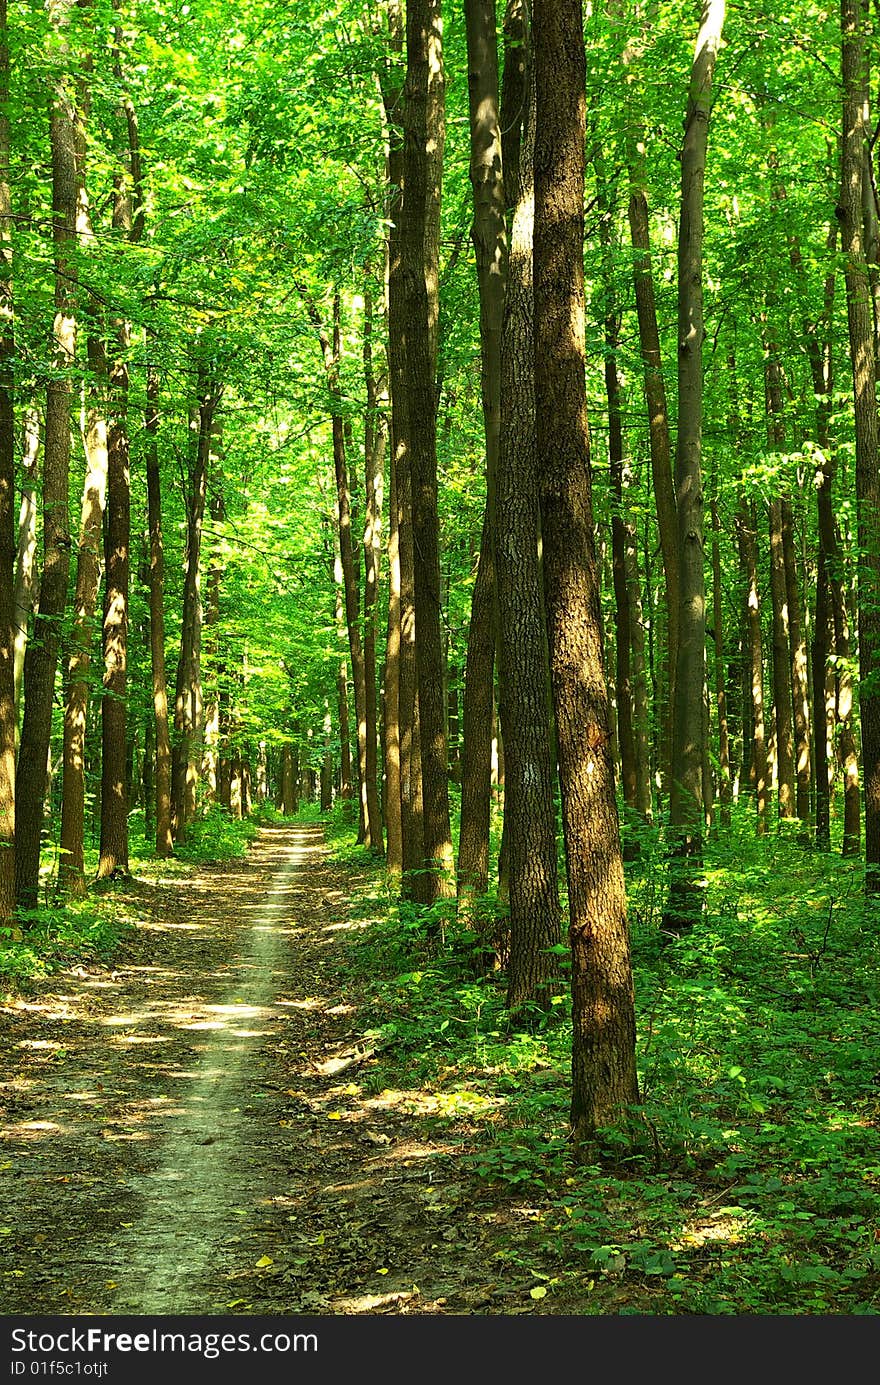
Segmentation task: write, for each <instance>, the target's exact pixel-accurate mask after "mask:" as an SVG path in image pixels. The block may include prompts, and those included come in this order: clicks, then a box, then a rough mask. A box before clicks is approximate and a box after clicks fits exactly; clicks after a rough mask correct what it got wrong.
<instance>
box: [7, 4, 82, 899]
mask: <svg viewBox="0 0 880 1385" xmlns="http://www.w3.org/2000/svg"><path fill="white" fill-rule="evenodd" d="M68 9H69V4H68V3H67V0H55V3H54V4H53V5H52V6H51V7H50V12H49V14H50V21H51V22H52V24H53V25H54V26H56V27H57V28H59V29H63V26H64V24H65V23H66V20H67V16H68ZM49 111H50V141H51V151H52V238H53V254H54V279H55V318H54V323H53V330H52V373H51V376H50V379H49V381H48V383H47V385H46V422H45V433H44V440H43V564H42V570H41V573H40V596H39V602H38V605H37V609H36V613H35V618H34V634H33V638H32V639H31V641H30V643H29V644H28V649H27V654H26V655H25V665H24V716H23V719H22V728H21V744H20V747H19V754H18V767H17V772H16V777H15V803H16V806H17V813H16V825H15V832H16V843H15V855H16V861H15V894H16V902H17V905H18V908H19V909H34V908H35V907H36V904H37V895H38V890H39V871H40V835H41V832H42V826H43V804H44V800H45V796H46V777H47V764H48V758H49V742H50V738H51V730H52V698H53V694H54V691H55V669H56V666H57V663H58V651H59V646H60V642H61V624H62V620H63V617H64V607H65V601H66V597H67V577H68V573H69V569H70V527H69V519H68V476H69V470H70V404H71V394H72V385H71V379H70V374H69V371H70V367H71V365H72V364H73V360H74V354H75V349H76V320H75V297H74V295H75V289H76V265H75V262H74V259H73V254H72V252H73V249H74V241H75V237H76V201H77V177H76V141H75V134H74V109H73V105H72V102H71V99H70V96H69V94H68V90H67V86H66V84H65V83H64V82H63V81H60V80H59V82H58V83H57V85H55V86H54V88H53V91H52V95H51V97H50V101H49Z"/></svg>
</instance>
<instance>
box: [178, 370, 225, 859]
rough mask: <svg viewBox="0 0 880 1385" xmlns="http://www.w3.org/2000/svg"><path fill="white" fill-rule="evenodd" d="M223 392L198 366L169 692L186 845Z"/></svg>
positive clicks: (191, 805)
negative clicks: (209, 515)
mask: <svg viewBox="0 0 880 1385" xmlns="http://www.w3.org/2000/svg"><path fill="white" fill-rule="evenodd" d="M221 394H222V386H219V385H217V384H216V383H215V382H214V381H212V380H211V379H210V375H209V371H208V367H207V366H206V365H205V364H204V363H203V362H200V363H199V366H198V376H197V383H196V404H195V407H194V409H193V413H192V417H191V428H190V436H191V441H190V448H189V458H188V462H189V477H188V485H187V494H186V517H187V525H186V556H185V559H184V579H183V616H182V625H181V634H180V654H179V657H178V660H177V677H176V680H175V690H174V736H175V741H174V747H173V750H172V756H171V830H172V835H173V838H174V840H175V841H176V842H183V841H185V840H186V830H187V826H188V824H189V823H190V822H191V820H192V818H193V815H194V813H195V809H196V786H197V775H198V756H197V749H198V746H197V742H198V737H199V735H200V732H201V724H202V682H201V658H200V655H201V624H202V603H201V578H200V572H199V566H200V561H201V553H202V528H203V526H204V520H205V500H206V497H207V476H208V461H209V458H210V454H211V433H212V430H213V423H214V413H215V410H216V409H217V406H218V404H219V402H220V398H221Z"/></svg>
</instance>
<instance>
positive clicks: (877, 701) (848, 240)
mask: <svg viewBox="0 0 880 1385" xmlns="http://www.w3.org/2000/svg"><path fill="white" fill-rule="evenodd" d="M840 14H841V31H842V37H843V44H842V72H843V95H844V101H843V141H842V146H841V147H842V159H841V174H842V176H841V184H842V187H841V199H840V202H841V205H840V222H841V238H842V248H843V253H844V256H845V260H844V272H845V276H846V306H847V320H848V326H849V344H850V359H851V362H852V377H853V394H854V399H855V428H856V503H857V509H858V547H859V554H860V561H859V568H858V573H859V576H858V582H859V673H860V681H861V697H860V713H861V731H862V767H863V778H864V785H865V865H866V871H865V888H866V890H867V892H868V893H869V894H876V893H878V892H880V457H878V436H877V428H878V423H877V390H876V372H877V362H876V360H875V356H874V322H873V314H872V307H871V295H870V285H869V282H868V273H867V267H866V263H865V251H864V245H863V235H862V214H861V193H862V179H863V176H864V163H865V159H866V157H867V149H868V141H869V139H870V137H871V123H870V109H869V96H868V93H869V83H868V64H867V56H866V51H865V38H864V34H865V29H866V26H867V5H865V4H863V3H862V0H841V9H840Z"/></svg>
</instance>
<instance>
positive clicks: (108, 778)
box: [98, 324, 131, 879]
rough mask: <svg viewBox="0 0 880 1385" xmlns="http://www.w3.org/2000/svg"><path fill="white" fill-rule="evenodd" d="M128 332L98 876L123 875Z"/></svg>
mask: <svg viewBox="0 0 880 1385" xmlns="http://www.w3.org/2000/svg"><path fill="white" fill-rule="evenodd" d="M128 345H129V331H128V327H127V326H126V325H124V324H123V325H120V327H119V333H118V347H119V352H120V354H119V356H118V358H117V360H116V361H115V362H114V364H113V365H112V366H111V369H110V381H109V383H110V405H111V413H110V421H109V427H108V430H107V518H106V523H105V525H104V632H103V634H104V677H103V684H104V696H103V698H102V700H101V853H100V859H99V861H98V878H99V879H114V878H115V877H116V876H118V875H127V874H128V792H127V783H126V772H125V766H126V743H127V713H128V707H127V689H126V684H127V673H128V588H129V568H130V554H129V545H130V530H131V473H130V469H129V447H128V425H127V421H126V409H127V403H128V365H127V364H126V361H125V355H124V353H125V351H127V349H128Z"/></svg>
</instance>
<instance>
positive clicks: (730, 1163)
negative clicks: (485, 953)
mask: <svg viewBox="0 0 880 1385" xmlns="http://www.w3.org/2000/svg"><path fill="white" fill-rule="evenodd" d="M264 816H268V817H271V818H275V817H277V815H276V814H275V813H274V811H273V810H272V809H271V808H269V809H267V810H266V812H265V813H264ZM300 817H301V819H302V820H305V819H307V818H308V819H316V820H317V819H318V813H317V809H316V808H315V807H311V808H306V809H304V810H303V812H302V813H301V815H300ZM257 830H258V828H257V826H256V823H255V822H254V821H253V820H251V821H249V822H246V823H235V822H232V821H230V820H229V819H228V818H227V817H226V816H225V815H224V814H222V813H219V812H217V813H211V814H209V815H208V816H207V817H204V818H202V819H200V820H199V821H198V823H197V824H196V825H195V827H194V830H193V831H192V833H191V835H190V838H189V843H188V845H187V847H186V848H185V849H184V851H182V852H181V853H180V855H181V859H180V860H179V861H171V862H169V861H163V862H159V861H156V860H152V859H149V858H148V857H147V856H145V858H144V859H138V860H134V859H133V862H132V865H133V872H134V874H135V875H136V877H137V879H138V882H139V884H140V887H141V888H143V887H146V888H149V885H150V881H151V880H153V879H155V881H156V882H158V881H159V879H160V877H161V878H162V879H163V880H165V879H167V878H168V877H169V876H173V875H175V874H177V875H180V876H185V875H186V873H187V872H188V871H189V870H190V869H191V868H192V866H194V865H197V864H199V863H206V862H215V861H220V860H222V859H224V858H229V857H231V856H236V855H240V854H242V853H243V852H244V851H246V849H247V844H248V842H249V840H250V839H251V838H252V837H253V836H254V835H255V833H256V832H257ZM326 831H327V837H328V841H329V843H330V848H331V850H330V858H331V860H332V862H333V865H334V866H335V867H336V868H337V869H338V870H340V871H342V872H343V873H347V874H348V876H349V877H350V880H351V889H350V892H349V893H348V895H347V898H346V901H345V902H344V903H343V904H341V905H340V906H339V907H340V908H342V909H345V910H347V911H348V915H349V917H348V919H347V922H348V923H349V924H355V925H356V926H355V927H354V928H352V929H350V931H349V932H348V933H347V937H348V938H349V941H348V942H347V944H346V947H345V950H344V954H343V956H344V961H343V963H342V965H343V974H342V975H340V977H339V978H338V987H339V991H340V993H342V994H351V995H352V996H354V997H357V998H358V1002H359V1004H358V1024H359V1026H360V1029H361V1043H362V1045H363V1047H364V1049H365V1051H366V1052H368V1053H369V1054H370V1056H369V1058H368V1060H367V1061H365V1062H364V1063H363V1065H362V1066H361V1067H360V1068H359V1070H358V1072H357V1074H356V1079H357V1080H356V1082H355V1083H354V1084H353V1086H352V1091H353V1092H354V1090H355V1089H356V1090H357V1095H358V1096H359V1097H360V1098H362V1099H365V1100H369V1099H371V1098H375V1097H381V1095H382V1094H383V1093H386V1094H393V1097H394V1102H395V1104H396V1106H398V1107H399V1108H400V1109H401V1110H408V1111H409V1113H410V1115H411V1117H412V1118H413V1121H414V1123H415V1125H417V1126H419V1127H421V1128H422V1130H423V1133H424V1135H425V1137H426V1138H430V1139H433V1140H434V1141H442V1143H443V1145H444V1146H446V1147H449V1148H451V1149H453V1150H455V1151H457V1155H456V1157H455V1158H454V1159H453V1160H452V1161H451V1165H450V1166H451V1167H452V1168H453V1169H454V1177H455V1184H456V1186H455V1187H454V1188H451V1189H450V1190H449V1197H450V1199H451V1202H450V1207H449V1208H448V1209H446V1210H447V1211H448V1214H449V1216H451V1217H452V1218H453V1220H454V1215H455V1214H454V1210H453V1208H454V1205H459V1206H460V1205H461V1203H462V1200H463V1201H464V1202H465V1203H467V1202H468V1200H471V1202H472V1203H475V1202H479V1203H480V1204H485V1205H491V1206H492V1207H494V1208H496V1209H498V1211H499V1213H500V1215H499V1220H498V1227H497V1235H496V1237H495V1241H494V1245H495V1249H494V1250H493V1252H492V1257H493V1259H492V1263H491V1265H489V1266H487V1270H486V1272H487V1274H489V1275H492V1276H495V1277H496V1278H498V1279H503V1278H504V1277H505V1276H514V1277H515V1278H516V1279H517V1280H518V1281H519V1280H523V1282H525V1281H528V1283H529V1284H530V1285H531V1288H530V1289H529V1290H528V1294H529V1299H528V1301H529V1303H530V1307H529V1309H528V1310H527V1311H533V1312H539V1313H541V1312H549V1313H580V1314H584V1313H586V1314H600V1315H601V1314H620V1313H650V1314H670V1313H673V1314H681V1313H685V1314H686V1313H700V1314H743V1313H757V1314H803V1313H806V1314H826V1313H833V1314H873V1313H876V1312H877V1311H878V1309H880V1140H878V1114H880V1037H878V1031H877V1024H876V1015H877V1011H878V1002H880V981H878V948H880V942H878V929H877V923H878V919H877V908H878V906H876V905H874V906H873V907H872V906H871V905H870V904H866V903H865V900H864V895H863V893H862V889H861V883H862V881H861V874H862V867H860V865H859V864H858V862H851V861H847V860H846V859H843V858H841V857H840V856H839V855H838V854H836V853H835V854H827V853H820V852H815V851H805V850H804V846H803V843H802V842H801V841H799V840H798V838H797V837H796V835H795V834H794V832H791V833H788V832H785V831H781V832H779V833H778V834H772V835H770V836H768V837H767V838H765V839H764V840H763V841H759V842H755V840H754V839H753V837H752V836H751V824H750V823H749V822H747V821H746V820H745V819H744V817H742V818H741V817H740V816H739V815H737V814H734V824H733V827H732V828H731V829H730V831H729V832H728V833H727V834H719V835H718V836H716V837H715V838H714V839H713V840H712V841H711V843H710V845H709V851H708V857H707V870H706V878H707V901H706V917H705V920H704V922H703V924H702V925H701V926H700V927H699V928H695V929H694V930H693V931H692V932H691V933H690V934H689V935H686V936H684V937H680V938H675V939H673V938H669V937H664V935H663V934H662V932H661V928H660V919H661V913H662V903H663V899H664V891H665V876H664V866H663V843H662V840H661V837H660V835H659V834H657V835H655V836H653V837H649V836H646V837H645V838H644V839H643V841H642V849H641V854H640V857H639V859H638V860H637V861H636V862H633V863H630V864H629V865H628V867H627V870H628V886H629V901H630V921H631V930H632V942H633V953H634V964H635V980H636V1002H637V1020H638V1065H639V1081H640V1091H641V1096H642V1104H641V1106H640V1107H639V1108H638V1109H637V1110H636V1111H634V1112H633V1120H632V1124H631V1128H630V1131H629V1133H628V1134H626V1133H623V1132H621V1131H617V1132H607V1138H606V1139H605V1140H604V1142H603V1144H602V1146H601V1147H600V1152H599V1153H594V1154H593V1156H592V1159H593V1162H590V1160H589V1159H587V1160H586V1161H585V1160H584V1159H583V1158H581V1159H578V1158H577V1157H576V1154H575V1151H574V1150H573V1149H572V1147H571V1145H570V1142H569V1136H568V1103H569V1095H570V1074H569V1054H570V1043H571V1038H570V1004H569V1000H568V997H567V993H566V991H565V989H564V987H563V988H561V989H560V992H559V994H557V995H556V996H555V997H554V1004H553V1005H552V1006H551V1007H550V1010H549V1012H548V1013H546V1014H544V1013H540V1012H533V1013H531V1014H525V1015H521V1016H520V1017H519V1019H518V1020H516V1019H511V1018H510V1017H509V1015H508V1013H507V1011H506V1009H505V975H504V972H503V970H502V969H497V970H494V971H489V972H488V974H480V956H481V954H480V943H479V936H478V933H477V932H476V929H475V928H473V929H466V928H465V927H463V926H462V925H461V924H460V923H459V922H457V921H456V919H455V916H454V912H453V910H452V909H451V907H450V905H449V904H448V903H447V904H445V905H438V906H436V907H435V910H434V911H426V910H424V909H419V908H417V907H416V906H414V905H412V904H408V903H406V902H401V900H400V899H399V897H398V894H397V891H396V888H395V886H394V885H393V883H391V882H389V879H388V877H387V876H386V874H385V871H384V868H383V866H382V863H381V862H379V861H378V860H377V859H376V858H375V857H373V856H371V854H370V853H369V852H368V851H367V850H366V849H365V848H363V847H359V846H357V845H356V844H355V839H354V831H353V828H352V827H351V826H350V825H349V824H347V823H346V822H344V820H343V817H342V813H341V805H340V810H335V811H334V815H333V820H332V822H331V823H330V824H328V825H327V827H326ZM134 836H135V834H133V838H134ZM50 902H51V901H50ZM486 907H487V908H488V907H490V906H489V905H488V904H487V906H486ZM132 908H135V909H136V908H137V897H136V896H132V895H131V894H130V892H127V891H126V890H125V889H113V888H111V889H106V890H104V891H98V892H93V893H92V894H91V895H90V896H89V898H88V900H87V901H86V902H84V903H83V904H75V903H73V902H71V901H68V902H67V903H66V904H65V905H64V907H60V906H58V907H51V908H48V909H46V910H43V911H42V912H41V915H40V918H39V922H37V923H35V924H34V925H33V926H31V927H28V926H27V922H26V921H25V925H24V927H23V928H22V927H21V926H16V928H15V929H11V928H7V929H4V930H3V933H2V942H0V986H2V989H4V990H6V989H7V988H9V989H11V990H13V991H18V992H22V991H23V992H25V993H26V992H27V991H28V989H29V988H30V987H33V986H36V985H38V984H39V982H40V980H41V979H42V978H44V977H45V976H47V975H48V974H49V973H51V972H52V971H54V970H57V969H58V968H61V967H70V966H72V965H75V964H76V963H77V962H86V963H88V961H89V959H90V958H99V959H100V960H101V961H102V962H104V963H105V964H106V963H111V962H112V957H113V952H114V948H115V947H116V946H117V944H118V943H119V941H120V940H121V939H123V938H124V937H125V936H126V933H127V930H129V929H130V928H131V927H132V925H133V923H134V922H135V921H136V920H135V918H134V916H133V915H132V914H131V910H132ZM444 909H445V916H443V914H442V911H443V910H444ZM491 912H492V915H493V920H492V923H491V925H490V931H492V929H494V930H495V931H496V933H497V931H498V930H499V929H500V930H501V931H502V932H503V910H502V909H501V908H500V906H498V904H497V902H495V903H494V904H493V905H492V906H491ZM565 960H566V959H565V957H564V955H563V953H562V952H560V953H559V961H560V967H561V971H562V972H563V973H564V971H565ZM434 1197H435V1200H436V1203H437V1207H436V1211H437V1213H438V1215H439V1214H440V1213H443V1214H444V1216H445V1215H446V1212H444V1208H445V1202H444V1199H445V1198H446V1190H445V1189H444V1186H443V1184H442V1182H441V1184H440V1185H439V1186H437V1187H436V1189H435V1192H434ZM493 1215H494V1214H493ZM511 1228H515V1232H514V1231H512V1230H511ZM477 1311H479V1310H477ZM502 1311H503V1310H502ZM507 1311H516V1312H521V1311H526V1310H524V1309H523V1308H522V1307H516V1308H514V1309H508V1310H507Z"/></svg>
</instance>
